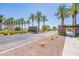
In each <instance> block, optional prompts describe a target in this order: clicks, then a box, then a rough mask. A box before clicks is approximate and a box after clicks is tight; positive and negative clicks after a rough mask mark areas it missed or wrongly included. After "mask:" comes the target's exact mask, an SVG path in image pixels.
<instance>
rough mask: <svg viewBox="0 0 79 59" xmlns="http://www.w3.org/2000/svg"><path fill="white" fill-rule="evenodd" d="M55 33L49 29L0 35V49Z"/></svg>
mask: <svg viewBox="0 0 79 59" xmlns="http://www.w3.org/2000/svg"><path fill="white" fill-rule="evenodd" d="M56 33H57V32H52V31H50V32H46V33H38V34H31V33H26V34H15V35H0V51H4V50H7V49H10V48H14V47H17V46H20V45H23V44H25V43H28V42H31V41H34V40H39V39H40V38H45V37H48V36H50V35H53V34H56Z"/></svg>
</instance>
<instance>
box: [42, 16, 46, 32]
mask: <svg viewBox="0 0 79 59" xmlns="http://www.w3.org/2000/svg"><path fill="white" fill-rule="evenodd" d="M45 21H47V18H46V16H42V22H43V26H42V30H43V32H44V31H45V29H44V26H45Z"/></svg>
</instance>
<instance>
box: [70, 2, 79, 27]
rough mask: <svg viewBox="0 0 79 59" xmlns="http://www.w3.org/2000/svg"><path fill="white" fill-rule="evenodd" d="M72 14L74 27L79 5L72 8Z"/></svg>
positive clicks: (75, 4)
mask: <svg viewBox="0 0 79 59" xmlns="http://www.w3.org/2000/svg"><path fill="white" fill-rule="evenodd" d="M69 11H70V14H71V15H72V25H74V26H75V25H76V16H77V14H78V12H79V4H77V3H74V4H72V5H71V6H70V9H69Z"/></svg>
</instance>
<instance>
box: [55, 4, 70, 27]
mask: <svg viewBox="0 0 79 59" xmlns="http://www.w3.org/2000/svg"><path fill="white" fill-rule="evenodd" d="M55 15H56V16H57V17H58V18H60V19H61V26H63V25H64V19H65V18H66V17H68V16H69V14H68V8H67V7H66V4H61V5H59V7H58V9H57V12H56V13H55Z"/></svg>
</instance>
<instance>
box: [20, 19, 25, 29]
mask: <svg viewBox="0 0 79 59" xmlns="http://www.w3.org/2000/svg"><path fill="white" fill-rule="evenodd" d="M20 21H21V26H22V30H23V25H24V24H25V22H26V21H25V20H24V18H21V19H20Z"/></svg>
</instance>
